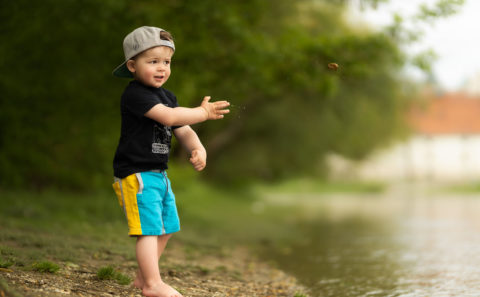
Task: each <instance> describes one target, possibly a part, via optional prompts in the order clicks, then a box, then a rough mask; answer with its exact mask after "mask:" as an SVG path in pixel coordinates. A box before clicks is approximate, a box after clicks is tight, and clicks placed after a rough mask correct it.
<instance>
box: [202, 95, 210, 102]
mask: <svg viewBox="0 0 480 297" xmlns="http://www.w3.org/2000/svg"><path fill="white" fill-rule="evenodd" d="M210 98H211V97H210V96H205V97H203V102H208V101H210Z"/></svg>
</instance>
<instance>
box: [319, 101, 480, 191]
mask: <svg viewBox="0 0 480 297" xmlns="http://www.w3.org/2000/svg"><path fill="white" fill-rule="evenodd" d="M408 121H409V123H410V125H411V127H412V129H413V132H414V133H413V135H412V136H411V138H409V139H408V140H407V141H405V142H402V143H397V144H395V145H393V146H392V147H390V148H387V149H384V150H382V151H378V152H376V153H374V154H372V155H371V156H370V157H369V158H368V159H367V160H365V161H362V162H356V163H354V162H351V161H347V160H345V159H343V158H341V157H339V156H331V157H330V158H329V160H328V161H329V165H330V168H331V170H332V176H333V177H342V178H345V177H348V178H359V179H365V180H381V181H396V180H428V181H451V182H458V181H472V180H480V97H479V96H473V95H470V94H469V93H467V92H462V93H450V94H444V95H442V96H439V97H435V98H432V99H430V100H429V101H427V102H426V104H425V105H424V106H420V107H417V108H415V109H414V110H412V112H411V113H410V114H409V115H408Z"/></svg>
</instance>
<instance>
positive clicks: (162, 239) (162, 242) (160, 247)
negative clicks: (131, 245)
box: [134, 234, 182, 297]
mask: <svg viewBox="0 0 480 297" xmlns="http://www.w3.org/2000/svg"><path fill="white" fill-rule="evenodd" d="M152 237H155V236H152ZM170 237H172V234H166V235H162V236H157V238H156V240H157V261H156V263H157V268H158V261H159V260H160V257H161V256H162V254H163V251H164V250H165V247H166V246H167V243H168V240H169V239H170ZM138 240H139V239H137V253H138V245H139V244H138ZM149 241H150V240H149ZM151 241H152V242H151V243H150V244H154V242H153V241H154V240H153V239H152V240H151ZM137 258H138V256H137ZM139 266H140V260H139ZM158 275H159V276H160V270H159V269H158ZM160 280H161V277H160ZM162 283H163V281H162ZM134 285H135V287H137V288H139V289H143V288H144V286H147V289H146V290H144V294H145V291H146V293H153V294H156V293H155V292H153V291H152V290H150V289H149V288H148V283H147V282H146V278H145V277H144V274H143V272H142V269H140V268H139V269H138V270H137V277H136V279H135V281H134ZM158 289H159V290H161V291H162V292H163V291H165V294H167V295H158V296H172V297H173V296H178V297H181V296H182V295H181V294H180V293H178V292H177V291H176V290H175V289H173V288H172V287H170V286H168V285H167V284H165V283H163V285H162V286H161V287H158ZM154 291H158V290H154ZM157 293H158V292H157ZM162 294H163V293H162ZM146 296H157V295H146Z"/></svg>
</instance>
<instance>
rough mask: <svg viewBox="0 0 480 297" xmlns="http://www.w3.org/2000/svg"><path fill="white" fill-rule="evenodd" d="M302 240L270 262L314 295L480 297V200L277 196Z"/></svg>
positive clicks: (272, 253)
mask: <svg viewBox="0 0 480 297" xmlns="http://www.w3.org/2000/svg"><path fill="white" fill-rule="evenodd" d="M265 201H266V202H265V203H266V204H267V205H273V204H275V205H284V206H289V207H290V206H298V207H299V208H300V209H301V214H302V215H301V217H302V218H301V220H299V221H298V222H296V223H295V224H296V227H297V228H298V237H297V238H295V240H294V242H293V243H289V244H286V245H285V246H283V247H282V248H278V249H270V250H269V251H268V253H266V255H265V257H267V258H268V259H270V260H273V261H275V262H276V263H277V264H278V266H279V267H280V268H281V269H284V270H285V271H288V272H290V273H291V274H293V275H295V276H296V277H297V278H298V279H299V280H300V281H301V282H302V283H304V284H305V285H307V286H308V287H309V288H311V293H312V294H311V295H312V296H336V297H343V296H405V297H406V296H415V297H417V296H435V297H442V296H480V197H479V196H473V195H470V196H465V195H457V196H454V195H446V194H439V193H438V192H437V193H435V192H434V191H430V190H425V188H414V187H409V186H402V187H398V188H397V189H394V190H392V191H391V192H390V193H388V194H385V195H376V196H375V195H372V196H368V195H363V196H354V195H348V196H346V195H329V196H324V195H323V196H319V195H315V194H311V195H309V194H299V195H296V194H281V195H278V194H272V195H266V197H265Z"/></svg>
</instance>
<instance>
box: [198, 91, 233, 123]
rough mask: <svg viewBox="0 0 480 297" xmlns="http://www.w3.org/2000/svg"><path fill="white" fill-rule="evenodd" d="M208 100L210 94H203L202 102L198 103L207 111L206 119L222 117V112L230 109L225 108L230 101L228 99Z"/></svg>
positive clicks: (224, 112) (225, 112) (227, 111)
mask: <svg viewBox="0 0 480 297" xmlns="http://www.w3.org/2000/svg"><path fill="white" fill-rule="evenodd" d="M208 101H210V96H205V97H204V98H203V101H202V104H201V105H200V106H201V107H202V108H203V109H205V111H206V112H207V120H218V119H222V118H223V115H224V114H227V113H229V112H230V110H228V109H226V108H227V107H228V106H230V103H229V102H228V101H225V100H224V101H216V102H208Z"/></svg>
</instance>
